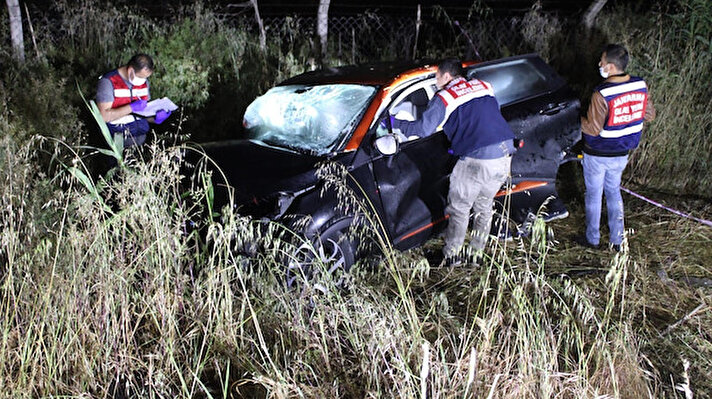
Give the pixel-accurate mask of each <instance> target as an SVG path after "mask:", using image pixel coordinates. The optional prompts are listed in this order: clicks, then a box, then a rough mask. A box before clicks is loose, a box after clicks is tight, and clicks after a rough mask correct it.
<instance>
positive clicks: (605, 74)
mask: <svg viewBox="0 0 712 399" xmlns="http://www.w3.org/2000/svg"><path fill="white" fill-rule="evenodd" d="M604 68H605V67H598V73H599V74H600V75H601V77H602V78H603V79H606V78H607V77H608V72H606V71H605V70H604Z"/></svg>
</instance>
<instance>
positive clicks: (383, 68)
mask: <svg viewBox="0 0 712 399" xmlns="http://www.w3.org/2000/svg"><path fill="white" fill-rule="evenodd" d="M437 64H438V61H437V60H416V61H391V62H380V63H371V64H360V65H347V66H340V67H326V68H324V69H319V70H316V71H311V72H305V73H303V74H300V75H297V76H294V77H291V78H289V79H287V80H285V81H283V82H281V83H279V84H278V86H286V85H295V84H296V85H322V84H339V83H341V84H346V83H350V84H366V85H375V86H383V85H386V84H388V83H391V82H393V80H394V79H395V78H397V77H398V76H400V75H403V74H407V75H413V74H416V75H418V74H420V73H433V72H434V71H435V69H434V68H435V67H436V66H437ZM464 64H466V65H471V64H472V62H466V63H464Z"/></svg>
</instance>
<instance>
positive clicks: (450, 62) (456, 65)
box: [438, 58, 465, 77]
mask: <svg viewBox="0 0 712 399" xmlns="http://www.w3.org/2000/svg"><path fill="white" fill-rule="evenodd" d="M438 71H440V73H441V74H443V73H445V72H447V73H449V74H450V75H452V76H453V77H455V76H464V74H465V71H464V70H463V69H462V62H461V61H460V60H458V59H457V58H447V59H444V60H442V61H440V64H438Z"/></svg>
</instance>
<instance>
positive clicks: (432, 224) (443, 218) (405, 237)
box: [397, 215, 450, 242]
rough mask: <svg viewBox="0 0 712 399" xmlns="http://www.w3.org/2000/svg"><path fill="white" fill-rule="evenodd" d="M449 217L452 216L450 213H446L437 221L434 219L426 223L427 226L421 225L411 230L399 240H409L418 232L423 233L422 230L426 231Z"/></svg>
mask: <svg viewBox="0 0 712 399" xmlns="http://www.w3.org/2000/svg"><path fill="white" fill-rule="evenodd" d="M449 218H450V215H445V216H443V217H442V218H440V219H438V220H436V221H434V222H432V223H428V224H426V225H425V226H423V227H420V228H419V229H416V230H413V231H411V232H410V233H408V234H406V235H404V236H403V237H401V238H399V239H398V241H397V242H401V241H403V240H407V239H409V238H410V237H413V236H414V235H416V234H418V233H421V232H423V231H425V230H427V229H429V228H431V227H433V226H435V225H436V224H438V223H442V222H444V221H445V220H447V219H449Z"/></svg>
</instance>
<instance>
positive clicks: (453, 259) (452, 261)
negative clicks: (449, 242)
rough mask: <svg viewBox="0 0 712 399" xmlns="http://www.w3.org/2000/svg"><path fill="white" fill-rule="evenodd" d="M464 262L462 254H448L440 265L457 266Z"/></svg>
mask: <svg viewBox="0 0 712 399" xmlns="http://www.w3.org/2000/svg"><path fill="white" fill-rule="evenodd" d="M463 264H464V262H463V261H462V257H460V256H457V255H456V256H448V257H446V258H445V259H443V261H442V263H440V266H442V267H457V266H462V265H463Z"/></svg>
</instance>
